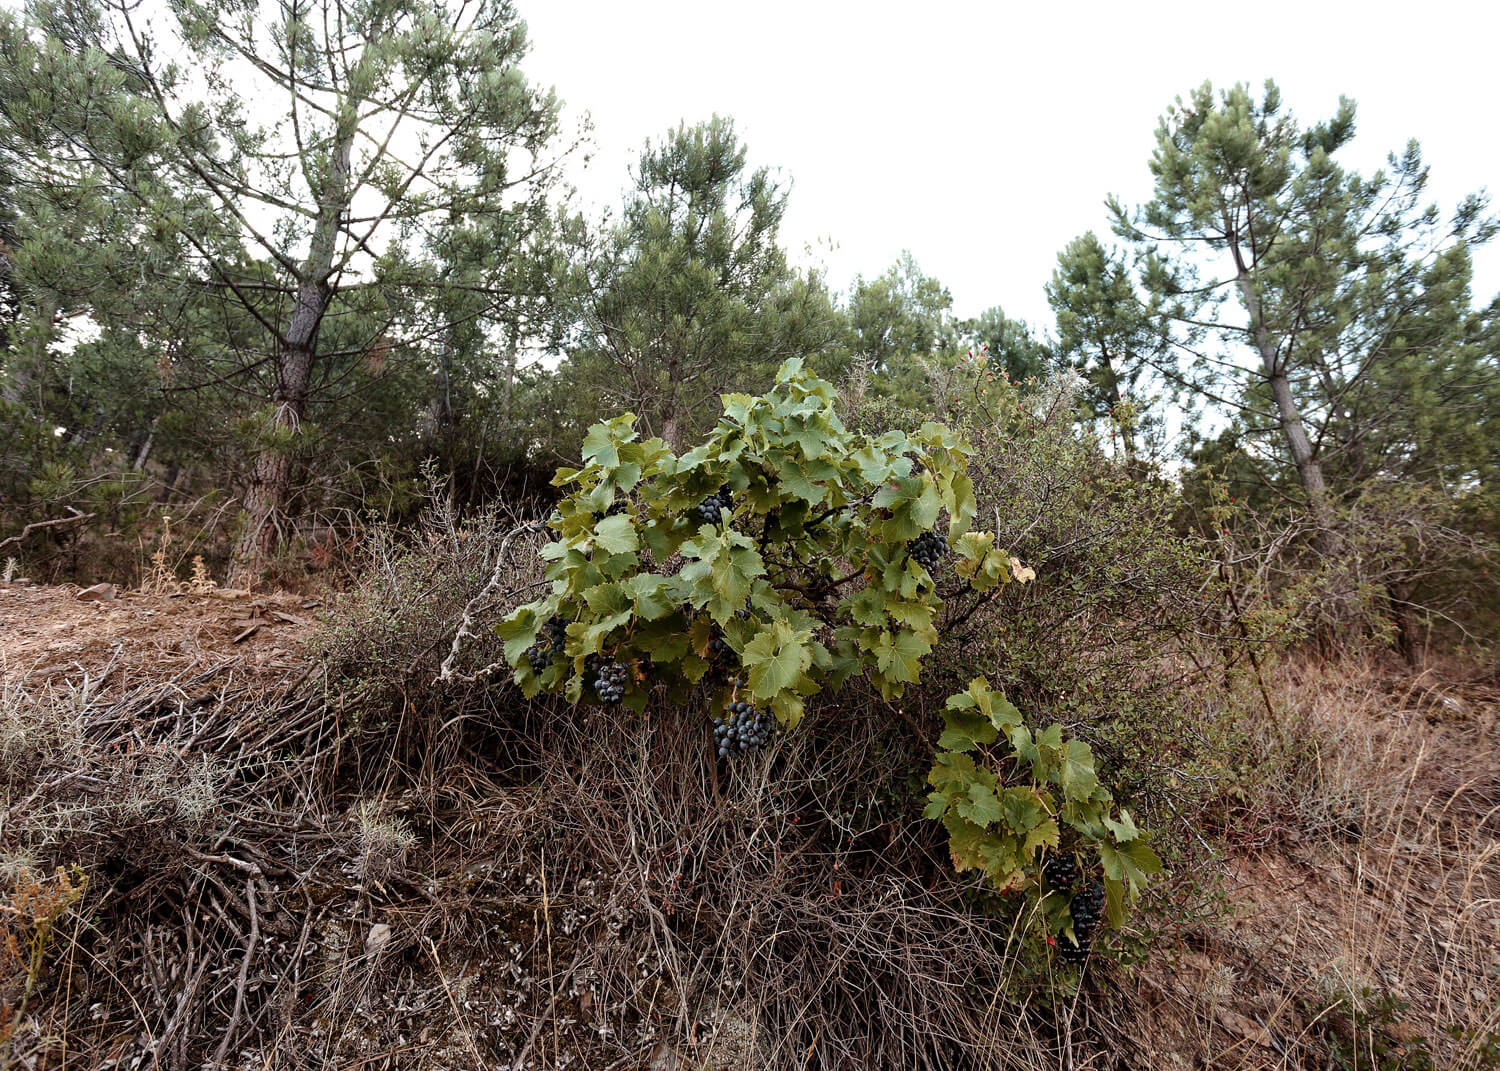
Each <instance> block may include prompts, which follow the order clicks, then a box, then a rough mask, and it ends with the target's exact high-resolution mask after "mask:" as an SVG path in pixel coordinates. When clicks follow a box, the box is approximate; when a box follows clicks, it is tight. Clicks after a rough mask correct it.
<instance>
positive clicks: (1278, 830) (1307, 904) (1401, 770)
mask: <svg viewBox="0 0 1500 1071" xmlns="http://www.w3.org/2000/svg"><path fill="white" fill-rule="evenodd" d="M1273 685H1274V688H1275V692H1276V699H1277V705H1278V707H1279V708H1280V709H1281V710H1282V711H1283V712H1284V717H1285V719H1286V721H1285V729H1286V736H1285V737H1284V738H1283V737H1279V736H1278V735H1277V734H1276V733H1274V732H1271V731H1267V732H1265V733H1264V734H1263V735H1262V741H1263V746H1264V748H1265V751H1264V753H1263V754H1262V755H1261V756H1260V757H1259V758H1260V761H1261V762H1262V763H1263V766H1262V776H1261V779H1260V780H1259V781H1258V783H1257V785H1256V791H1257V792H1258V793H1259V798H1257V799H1255V800H1253V801H1251V803H1250V805H1249V806H1247V807H1246V808H1245V810H1244V811H1243V812H1242V813H1243V814H1245V815H1253V816H1258V817H1259V818H1261V819H1262V822H1263V824H1262V828H1261V830H1260V832H1259V834H1258V835H1255V836H1252V837H1247V838H1245V843H1246V844H1247V845H1248V846H1247V847H1245V848H1242V849H1241V850H1238V851H1232V852H1230V853H1228V854H1226V857H1225V859H1226V862H1227V864H1228V865H1229V867H1230V881H1229V883H1228V885H1227V893H1228V897H1229V902H1230V906H1231V908H1232V913H1231V915H1230V917H1229V918H1227V919H1226V920H1225V921H1224V922H1223V923H1222V924H1217V925H1207V926H1199V927H1195V928H1192V929H1188V930H1184V931H1182V932H1180V933H1179V934H1178V943H1177V946H1176V947H1175V948H1171V949H1167V948H1164V949H1162V950H1161V951H1160V952H1159V953H1158V954H1157V955H1155V956H1153V958H1152V960H1151V962H1150V963H1149V964H1148V965H1147V967H1146V969H1145V971H1144V972H1143V974H1142V975H1141V977H1140V978H1139V979H1137V980H1135V981H1134V983H1133V984H1132V986H1131V987H1130V991H1131V993H1132V995H1133V997H1134V998H1135V999H1136V1000H1137V1001H1138V1002H1139V1004H1138V1012H1137V1014H1135V1015H1133V1016H1132V1017H1131V1025H1129V1026H1127V1027H1126V1028H1125V1029H1126V1032H1127V1033H1129V1034H1131V1035H1132V1036H1136V1037H1142V1038H1144V1037H1153V1036H1154V1037H1157V1038H1167V1039H1169V1040H1168V1041H1167V1042H1166V1045H1165V1048H1166V1049H1167V1050H1168V1051H1167V1052H1166V1053H1160V1052H1159V1053H1156V1054H1154V1057H1153V1058H1155V1059H1158V1060H1161V1061H1163V1063H1164V1065H1165V1066H1169V1067H1170V1066H1178V1064H1174V1061H1176V1060H1183V1061H1186V1060H1194V1061H1196V1062H1197V1063H1198V1064H1199V1065H1202V1066H1210V1067H1223V1068H1301V1067H1321V1066H1332V1067H1351V1068H1352V1067H1370V1068H1387V1069H1395V1068H1410V1069H1413V1071H1415V1069H1419V1068H1422V1067H1433V1068H1454V1069H1469V1068H1483V1067H1495V1066H1497V1065H1500V1060H1497V1053H1496V1051H1495V1049H1494V1039H1495V1035H1496V1034H1497V1033H1500V1010H1497V1009H1500V865H1497V863H1500V841H1497V835H1500V821H1497V817H1500V759H1497V752H1496V746H1495V745H1496V731H1495V730H1496V724H1495V720H1496V710H1497V702H1496V700H1497V696H1496V693H1495V690H1494V688H1493V686H1492V685H1491V684H1490V683H1488V682H1486V681H1484V680H1481V679H1476V678H1475V677H1474V676H1473V675H1472V674H1469V673H1466V672H1464V671H1462V670H1461V669H1459V668H1457V667H1451V666H1449V667H1433V668H1431V669H1429V670H1427V671H1425V672H1423V673H1421V674H1418V675H1408V674H1404V673H1397V672H1395V671H1393V669H1392V668H1391V667H1390V666H1387V665H1384V664H1382V663H1379V662H1346V663H1335V664H1313V663H1305V664H1292V665H1290V666H1288V667H1284V668H1283V669H1282V670H1281V671H1279V672H1278V673H1277V674H1276V675H1275V676H1274V677H1273ZM1226 990H1227V991H1228V992H1230V993H1232V996H1231V997H1228V998H1227V999H1226V997H1225V995H1224V994H1225V991H1226ZM1330 1051H1331V1052H1332V1053H1333V1055H1332V1056H1331V1057H1330V1055H1329V1054H1330ZM1141 1054H1142V1055H1143V1056H1144V1054H1145V1050H1141ZM1180 1066H1184V1067H1185V1066H1189V1064H1188V1063H1186V1062H1182V1063H1181V1064H1180Z"/></svg>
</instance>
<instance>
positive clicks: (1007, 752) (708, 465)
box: [497, 360, 1159, 961]
mask: <svg viewBox="0 0 1500 1071" xmlns="http://www.w3.org/2000/svg"><path fill="white" fill-rule="evenodd" d="M723 401H724V412H723V416H722V417H721V418H720V419H719V421H718V423H717V424H716V425H715V427H714V428H713V429H712V431H711V432H710V433H709V435H708V436H707V438H706V439H705V440H704V441H703V442H701V443H700V444H698V445H697V446H695V447H694V448H692V449H690V450H688V451H687V452H686V453H684V454H682V455H681V456H677V455H675V454H673V453H672V452H671V451H670V450H669V449H668V448H667V446H666V444H664V443H663V442H662V441H661V440H660V439H644V440H643V439H641V437H640V435H639V433H638V431H637V429H636V426H635V418H634V417H633V416H632V415H630V414H625V415H622V416H620V417H616V418H615V419H613V420H610V421H607V422H604V423H600V424H596V425H595V426H594V427H593V428H591V429H590V430H589V433H588V435H587V437H586V438H585V440H584V444H583V451H582V460H583V464H582V467H581V468H578V469H564V470H562V471H560V472H559V473H558V474H557V478H556V480H555V481H554V482H555V483H556V484H557V485H558V486H560V487H563V488H566V489H568V493H567V496H566V497H565V498H564V499H563V500H562V502H561V503H559V505H558V507H557V509H556V511H555V512H554V513H553V514H552V516H551V517H550V518H549V520H548V526H547V527H548V534H549V537H550V538H549V541H548V542H546V544H545V545H544V546H542V548H541V555H542V557H543V558H544V559H545V561H546V579H547V580H548V581H549V582H550V590H549V591H548V593H547V594H546V595H545V596H543V597H542V598H540V599H538V600H536V601H535V602H532V603H528V604H527V605H524V606H521V607H519V608H518V609H517V610H515V611H514V612H513V613H511V614H510V615H509V616H508V617H507V618H506V619H505V620H504V621H502V622H501V623H500V624H499V625H498V626H497V630H498V631H499V633H500V635H501V636H502V637H503V638H504V640H505V644H506V656H507V659H508V661H509V663H510V665H511V666H512V668H513V669H514V672H515V676H516V680H517V682H518V683H519V685H520V686H521V688H522V689H523V690H524V692H525V694H526V695H527V696H528V697H530V696H536V695H538V694H540V693H543V692H551V693H560V694H562V695H563V696H565V697H566V698H567V699H568V700H569V701H571V702H574V703H578V702H584V701H590V702H598V703H603V704H614V703H623V704H624V705H625V706H627V707H629V708H631V709H633V710H636V711H644V710H646V709H647V706H648V704H649V703H651V702H652V701H656V702H676V703H681V702H684V701H686V700H688V699H689V696H690V694H691V693H694V692H698V693H705V692H706V693H707V697H708V708H709V710H710V713H711V716H712V718H713V720H714V728H713V732H712V734H711V735H710V739H711V740H712V744H713V746H714V748H715V750H716V752H717V754H718V755H719V757H720V758H721V759H723V760H725V761H731V760H741V759H743V758H745V757H747V756H750V755H754V754H757V753H761V752H763V751H764V750H765V749H767V748H768V747H769V746H770V745H771V743H772V741H773V740H774V738H775V736H776V735H777V734H778V733H782V732H790V731H792V730H794V729H795V728H796V726H797V724H798V722H799V721H800V720H801V718H802V716H803V713H804V710H805V704H806V701H807V699H808V698H809V697H812V696H815V695H819V694H822V693H825V692H831V691H836V690H837V689H838V688H839V687H840V686H842V685H843V683H844V682H845V681H846V680H848V678H849V677H850V676H851V675H853V674H857V673H858V674H864V675H866V676H867V677H868V678H869V679H870V681H871V682H873V683H874V685H875V686H876V687H877V688H878V689H879V691H880V692H881V694H882V695H884V696H885V697H886V698H888V699H897V698H899V697H900V696H901V695H902V693H903V692H904V690H905V689H906V687H907V686H908V685H911V684H914V683H916V682H917V681H918V680H919V679H920V676H921V671H922V661H923V658H924V657H925V656H926V655H927V654H929V653H930V652H931V650H932V649H933V646H934V645H935V644H936V642H937V640H938V634H937V630H936V622H937V621H938V615H939V613H940V612H941V610H942V608H943V601H942V599H941V598H940V597H939V595H938V580H939V577H940V576H941V575H943V574H944V572H945V571H946V570H947V569H948V568H950V564H949V563H950V560H951V562H952V564H951V568H952V569H953V571H954V573H955V574H956V575H957V577H959V578H960V579H961V581H962V582H963V583H964V584H965V585H966V587H967V588H969V589H972V590H974V591H977V592H981V593H983V592H990V591H992V590H993V589H995V588H996V587H998V586H999V585H1003V584H1007V583H1016V582H1024V581H1025V580H1027V579H1028V578H1029V575H1030V570H1026V569H1023V568H1022V566H1021V564H1020V563H1019V562H1018V561H1016V560H1015V559H1014V558H1012V557H1011V556H1010V555H1009V554H1007V553H1006V552H1005V551H1004V550H1003V549H1002V548H999V547H997V546H995V537H994V533H993V532H986V531H976V530H972V529H971V523H972V521H973V518H974V511H975V503H974V496H973V488H972V485H971V483H970V481H969V477H968V475H967V472H966V466H967V457H968V455H969V453H970V450H969V447H968V446H967V444H966V443H965V442H964V441H963V439H962V438H961V437H960V436H958V435H957V434H955V433H954V432H953V431H952V430H951V429H949V428H947V427H944V426H943V425H941V424H937V423H932V422H929V423H925V424H923V425H922V426H921V427H920V428H918V429H916V430H915V431H901V430H891V431H887V432H885V433H884V434H881V435H876V436H870V435H861V434H855V433H852V432H850V431H849V430H848V429H847V428H846V427H845V426H844V424H843V423H842V421H841V420H840V419H839V416H838V414H837V412H836V411H835V407H834V404H833V388H832V386H831V385H830V384H828V383H827V382H825V381H823V380H821V379H818V378H816V377H815V376H813V375H811V374H810V373H809V372H807V371H806V370H805V369H804V368H803V367H802V365H801V362H800V361H797V360H792V361H788V362H787V363H786V364H784V365H783V366H782V368H781V370H780V371H779V373H778V374H777V378H776V384H775V387H774V388H773V389H772V390H771V391H770V392H768V393H767V394H765V395H762V396H758V397H752V396H749V395H743V394H729V395H725V396H724V399H723ZM944 718H945V723H946V724H945V729H944V732H943V734H942V736H941V738H940V739H939V741H938V752H937V756H936V760H935V763H934V766H933V769H932V772H931V774H930V776H929V781H930V782H931V784H932V786H933V789H934V791H933V792H932V794H931V796H930V797H929V804H928V807H927V811H926V813H927V815H928V816H929V817H932V818H934V819H937V820H940V821H942V823H943V824H944V826H945V827H946V829H947V831H948V835H949V842H950V847H951V850H952V854H953V861H954V864H955V866H956V867H958V868H959V869H972V868H978V869H981V870H983V871H985V873H986V874H987V875H988V878H989V880H990V881H991V882H992V883H993V884H995V885H996V886H997V887H1000V888H1004V889H1015V890H1022V889H1025V890H1029V891H1031V892H1032V893H1033V894H1034V895H1036V896H1037V897H1039V898H1040V900H1041V903H1042V905H1043V908H1044V910H1043V911H1042V912H1041V913H1040V917H1042V918H1044V919H1045V920H1046V927H1047V929H1048V931H1049V934H1048V935H1049V936H1052V935H1053V934H1056V935H1057V936H1056V938H1055V939H1056V940H1057V942H1058V943H1059V946H1060V947H1061V948H1062V949H1063V951H1064V954H1065V956H1066V958H1068V959H1070V960H1072V961H1076V960H1079V959H1081V958H1082V957H1083V956H1084V955H1086V954H1087V951H1088V948H1089V946H1090V941H1091V939H1092V937H1093V934H1094V933H1095V931H1096V929H1097V927H1098V924H1099V923H1100V921H1103V920H1107V921H1109V922H1110V923H1111V924H1113V925H1118V924H1119V922H1120V921H1121V919H1122V918H1123V911H1124V905H1125V904H1126V903H1127V902H1128V901H1129V899H1130V898H1131V897H1133V896H1134V895H1135V893H1136V892H1137V891H1138V890H1139V888H1140V887H1141V885H1142V884H1144V882H1145V881H1146V879H1147V876H1148V874H1150V873H1152V872H1154V871H1155V870H1156V869H1158V868H1159V864H1157V863H1156V860H1155V857H1154V856H1153V855H1151V854H1150V850H1149V849H1148V848H1147V847H1146V846H1145V843H1144V841H1143V839H1142V837H1141V834H1140V832H1139V831H1138V830H1137V829H1136V828H1135V826H1134V824H1133V822H1131V820H1130V816H1129V814H1128V813H1125V812H1123V811H1121V812H1119V813H1118V814H1116V813H1115V810H1114V808H1113V802H1112V800H1111V797H1110V794H1109V792H1108V791H1107V790H1106V789H1105V788H1104V787H1103V786H1102V785H1100V784H1099V782H1098V778H1097V775H1096V774H1095V772H1094V762H1093V756H1092V755H1091V754H1090V753H1089V751H1088V748H1087V746H1086V745H1084V744H1083V743H1082V742H1080V741H1065V740H1064V739H1063V738H1062V731H1061V728H1060V727H1059V726H1052V727H1051V728H1049V729H1047V730H1045V731H1042V732H1039V733H1035V734H1033V733H1032V732H1031V730H1030V729H1029V728H1028V727H1027V726H1026V725H1025V724H1024V722H1023V720H1022V719H1021V716H1020V714H1019V713H1018V712H1017V711H1016V710H1015V708H1014V707H1011V706H1010V705H1009V704H1008V703H1006V702H1005V700H1004V699H1003V697H1001V696H999V695H998V694H996V693H993V692H991V691H990V689H989V686H988V684H987V683H986V682H985V681H983V680H976V681H975V682H974V683H973V684H971V686H970V688H969V689H968V690H967V691H966V692H963V693H960V694H959V695H957V696H955V697H953V698H952V699H950V700H949V703H948V710H947V711H946V712H945V715H944ZM1079 857H1083V858H1086V859H1088V860H1089V863H1088V867H1089V870H1090V873H1089V876H1088V878H1087V880H1084V881H1083V884H1082V885H1081V886H1080V887H1078V888H1076V889H1075V888H1073V887H1072V885H1073V883H1072V882H1064V881H1062V872H1061V871H1056V870H1054V875H1053V877H1052V878H1048V877H1045V876H1044V870H1045V868H1046V867H1047V866H1048V865H1054V864H1056V863H1057V861H1058V860H1063V859H1071V860H1073V863H1072V865H1073V866H1074V867H1075V868H1076V867H1077V859H1078V858H1079ZM1075 877H1077V878H1079V879H1080V880H1082V875H1075Z"/></svg>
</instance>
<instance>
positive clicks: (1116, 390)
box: [1099, 346, 1135, 470]
mask: <svg viewBox="0 0 1500 1071" xmlns="http://www.w3.org/2000/svg"><path fill="white" fill-rule="evenodd" d="M1099 357H1100V359H1101V360H1102V361H1103V362H1104V374H1105V375H1106V376H1107V377H1108V378H1109V404H1110V407H1111V408H1110V416H1111V417H1112V418H1113V420H1114V423H1115V424H1117V425H1118V426H1119V429H1120V440H1121V442H1122V443H1123V445H1124V447H1125V462H1126V465H1127V466H1128V467H1129V468H1131V469H1132V470H1134V468H1135V437H1134V436H1133V435H1132V434H1131V429H1130V428H1128V427H1126V426H1125V425H1124V424H1121V423H1120V417H1119V413H1120V409H1121V402H1122V400H1121V398H1120V377H1119V376H1117V375H1115V365H1114V362H1113V361H1111V360H1110V357H1109V347H1107V346H1100V347H1099Z"/></svg>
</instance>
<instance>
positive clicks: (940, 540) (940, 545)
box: [906, 532, 948, 574]
mask: <svg viewBox="0 0 1500 1071" xmlns="http://www.w3.org/2000/svg"><path fill="white" fill-rule="evenodd" d="M906 551H907V553H908V554H910V555H911V557H912V561H914V562H916V563H918V564H919V565H921V566H922V567H923V568H924V569H926V570H927V571H928V572H929V573H933V574H936V573H937V567H938V565H939V564H940V563H941V562H942V560H943V559H944V558H946V557H947V556H948V537H947V536H945V535H943V534H942V533H941V532H923V533H922V534H921V535H919V536H917V538H916V539H908V540H907V541H906Z"/></svg>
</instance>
